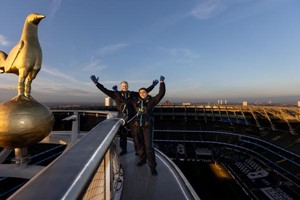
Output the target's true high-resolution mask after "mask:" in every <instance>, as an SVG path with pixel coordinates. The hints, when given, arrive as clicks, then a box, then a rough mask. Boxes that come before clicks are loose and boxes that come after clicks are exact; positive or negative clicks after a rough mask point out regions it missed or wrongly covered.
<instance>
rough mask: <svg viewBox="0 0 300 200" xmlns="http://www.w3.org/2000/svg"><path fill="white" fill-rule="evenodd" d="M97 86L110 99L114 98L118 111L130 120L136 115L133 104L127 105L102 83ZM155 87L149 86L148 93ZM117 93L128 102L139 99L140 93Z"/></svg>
mask: <svg viewBox="0 0 300 200" xmlns="http://www.w3.org/2000/svg"><path fill="white" fill-rule="evenodd" d="M96 86H97V88H98V89H99V90H101V91H102V92H103V93H104V94H106V95H107V96H109V97H110V98H112V99H113V100H114V101H115V102H116V105H117V109H118V112H119V113H125V114H126V115H127V116H128V119H129V120H130V119H131V118H132V117H133V116H134V115H135V110H134V108H133V106H132V104H128V105H127V102H126V101H124V102H122V101H121V100H120V99H121V98H117V97H116V93H115V91H113V90H108V89H107V88H105V87H104V86H103V85H102V84H101V83H97V84H96ZM154 87H155V86H154V85H153V84H152V85H151V86H149V87H148V88H147V92H150V91H152V90H153V88H154ZM117 93H119V94H120V96H121V97H122V98H124V99H126V100H129V99H135V98H138V96H139V93H138V92H134V91H126V92H123V91H117Z"/></svg>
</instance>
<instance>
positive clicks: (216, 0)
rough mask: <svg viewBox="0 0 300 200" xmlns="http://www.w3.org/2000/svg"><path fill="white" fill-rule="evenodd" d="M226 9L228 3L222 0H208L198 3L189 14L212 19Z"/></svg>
mask: <svg viewBox="0 0 300 200" xmlns="http://www.w3.org/2000/svg"><path fill="white" fill-rule="evenodd" d="M225 9H226V5H225V4H224V3H222V2H221V0H206V1H204V2H201V3H200V4H198V5H197V6H196V7H195V8H194V9H193V10H191V11H190V13H189V15H191V16H193V17H195V18H197V19H200V20H202V19H210V18H213V17H215V16H217V15H218V14H219V13H221V12H223V11H224V10H225Z"/></svg>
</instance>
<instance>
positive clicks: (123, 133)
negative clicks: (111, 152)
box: [119, 122, 137, 152]
mask: <svg viewBox="0 0 300 200" xmlns="http://www.w3.org/2000/svg"><path fill="white" fill-rule="evenodd" d="M129 128H130V130H129ZM133 130H134V122H130V123H129V124H126V125H124V126H121V127H120V129H119V135H120V144H119V145H120V148H121V149H122V151H127V137H128V136H130V135H131V137H132V139H133V143H134V149H135V152H137V150H136V148H137V147H136V142H135V139H134V138H135V132H134V131H133Z"/></svg>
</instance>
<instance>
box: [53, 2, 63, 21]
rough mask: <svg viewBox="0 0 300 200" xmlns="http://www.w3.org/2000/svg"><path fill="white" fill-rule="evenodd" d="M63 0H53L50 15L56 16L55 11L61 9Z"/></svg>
mask: <svg viewBox="0 0 300 200" xmlns="http://www.w3.org/2000/svg"><path fill="white" fill-rule="evenodd" d="M61 2H62V0H52V3H51V7H50V17H51V18H52V17H54V15H55V13H56V12H57V11H58V10H59V9H60V6H61Z"/></svg>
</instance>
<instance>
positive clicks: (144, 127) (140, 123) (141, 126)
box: [116, 76, 166, 176]
mask: <svg viewBox="0 0 300 200" xmlns="http://www.w3.org/2000/svg"><path fill="white" fill-rule="evenodd" d="M164 80H165V77H163V76H161V77H160V86H159V92H158V94H157V95H156V96H154V97H152V96H150V95H148V92H147V89H146V88H140V89H139V97H138V98H136V99H131V103H132V104H133V107H134V108H135V110H136V113H137V117H136V118H135V119H134V123H133V129H132V132H134V134H133V135H134V136H135V143H136V145H137V153H138V155H139V157H140V159H139V162H138V163H137V166H139V167H140V166H142V165H144V164H145V163H146V162H147V160H148V165H149V167H150V171H151V174H152V175H153V176H156V175H157V170H156V165H157V163H156V159H155V151H154V146H153V129H154V114H153V111H154V108H155V106H156V105H157V104H158V103H159V102H160V100H161V99H162V98H163V97H164V95H165V92H166V87H165V83H164ZM116 95H117V98H118V99H120V101H121V102H124V98H123V97H122V96H121V95H120V94H116ZM127 103H128V102H127ZM128 104H129V103H128Z"/></svg>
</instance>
